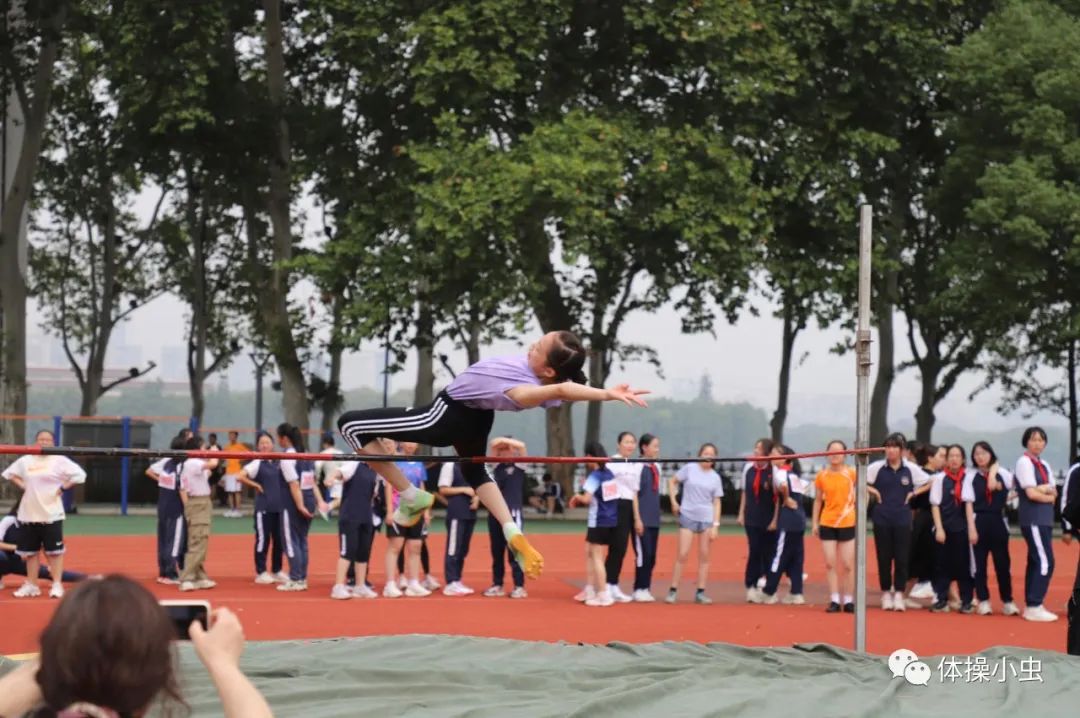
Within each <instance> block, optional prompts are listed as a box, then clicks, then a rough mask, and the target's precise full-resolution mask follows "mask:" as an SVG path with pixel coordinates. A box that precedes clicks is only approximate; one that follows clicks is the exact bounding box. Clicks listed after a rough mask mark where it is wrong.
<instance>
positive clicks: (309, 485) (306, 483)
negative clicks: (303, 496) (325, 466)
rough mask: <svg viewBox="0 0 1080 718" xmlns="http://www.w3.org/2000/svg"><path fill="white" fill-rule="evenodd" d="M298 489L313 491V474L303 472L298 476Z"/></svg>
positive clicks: (311, 472)
mask: <svg viewBox="0 0 1080 718" xmlns="http://www.w3.org/2000/svg"><path fill="white" fill-rule="evenodd" d="M300 488H301V489H314V488H315V472H314V471H305V472H304V473H302V474H300Z"/></svg>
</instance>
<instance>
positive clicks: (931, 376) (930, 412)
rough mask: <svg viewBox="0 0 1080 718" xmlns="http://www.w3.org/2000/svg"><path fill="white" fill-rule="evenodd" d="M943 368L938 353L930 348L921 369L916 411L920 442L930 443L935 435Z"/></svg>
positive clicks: (917, 431) (916, 433)
mask: <svg viewBox="0 0 1080 718" xmlns="http://www.w3.org/2000/svg"><path fill="white" fill-rule="evenodd" d="M941 368H942V367H941V357H940V356H938V352H937V351H935V350H932V349H929V348H928V350H927V352H926V356H925V357H924V358H923V361H922V363H921V365H920V367H919V381H920V383H921V386H920V392H919V408H918V409H916V410H915V438H916V439H917V440H918V441H923V442H929V441H930V438H931V437H932V436H933V434H934V421H936V417H935V416H934V407H935V406H936V405H937V385H938V377H939V376H940V375H941Z"/></svg>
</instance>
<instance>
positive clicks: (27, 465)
mask: <svg viewBox="0 0 1080 718" xmlns="http://www.w3.org/2000/svg"><path fill="white" fill-rule="evenodd" d="M13 476H18V477H19V478H20V479H22V480H23V481H24V482H25V483H26V491H25V492H24V493H23V497H22V502H21V503H20V504H19V514H18V518H19V523H22V524H51V523H55V522H56V521H63V520H64V502H63V499H61V498H60V489H61V488H62V487H63V484H64V482H65V481H66V482H68V483H71V484H81V483H83V482H85V481H86V472H85V471H83V469H82V467H81V466H79V465H78V464H76V463H75V462H74V461H72V460H71V459H69V458H68V457H66V456H21V457H19V459H18V461H16V462H15V463H14V464H12V465H11V466H9V467H7V469H5V470H4V473H3V477H4V478H5V479H8V480H10V479H11V477H13Z"/></svg>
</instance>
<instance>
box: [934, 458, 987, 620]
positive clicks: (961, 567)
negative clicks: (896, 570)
mask: <svg viewBox="0 0 1080 718" xmlns="http://www.w3.org/2000/svg"><path fill="white" fill-rule="evenodd" d="M970 473H973V472H969V471H968V470H967V455H966V454H965V453H964V447H962V446H960V445H959V444H953V445H952V446H949V447H948V449H947V453H946V454H945V471H943V472H941V473H940V474H937V475H935V476H934V478H933V483H932V484H931V486H930V513H931V516H932V517H933V519H934V540H935V541H936V542H937V553H936V554H935V563H934V596H935V601H934V605H933V606H931V607H930V610H931V611H933V612H934V613H947V612H948V611H949V585H950V584H951V583H952V582H953V581H956V586H957V589H958V590H959V593H960V613H974V611H975V608H974V606H972V605H971V599H972V594H973V592H974V588H975V586H974V581H973V580H972V575H973V574H974V572H975V571H974V568H975V567H974V564H975V554H974V551H973V549H972V542H971V540H970V533H974V532H975V531H976V528H975V513H974V511H973V510H972V504H973V503H974V501H975V492H974V491H972V488H971V483H972V482H971V480H970V476H969V474H970Z"/></svg>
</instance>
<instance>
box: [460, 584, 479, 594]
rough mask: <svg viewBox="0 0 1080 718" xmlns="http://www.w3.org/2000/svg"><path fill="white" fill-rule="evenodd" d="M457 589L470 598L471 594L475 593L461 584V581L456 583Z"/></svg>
mask: <svg viewBox="0 0 1080 718" xmlns="http://www.w3.org/2000/svg"><path fill="white" fill-rule="evenodd" d="M457 587H458V589H460V590H461V591H464V593H465V595H466V596H471V595H472V594H474V593H476V591H474V590H472V589H471V588H469V587H468V586H466V585H465V584H463V583H462V582H461V581H458V582H457Z"/></svg>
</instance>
